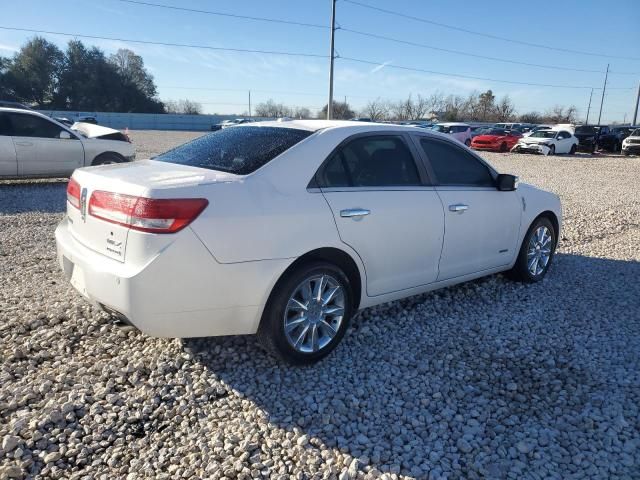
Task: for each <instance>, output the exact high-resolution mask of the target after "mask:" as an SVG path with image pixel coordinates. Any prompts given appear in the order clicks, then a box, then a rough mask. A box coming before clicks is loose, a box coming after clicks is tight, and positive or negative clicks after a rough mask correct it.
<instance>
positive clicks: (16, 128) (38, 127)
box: [8, 113, 62, 138]
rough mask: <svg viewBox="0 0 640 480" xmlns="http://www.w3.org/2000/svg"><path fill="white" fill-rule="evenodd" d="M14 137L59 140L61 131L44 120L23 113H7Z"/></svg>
mask: <svg viewBox="0 0 640 480" xmlns="http://www.w3.org/2000/svg"><path fill="white" fill-rule="evenodd" d="M8 115H9V120H10V121H11V127H12V134H13V136H14V137H37V138H60V132H62V129H61V128H60V127H59V126H58V125H56V124H55V123H53V122H50V121H48V120H45V119H44V118H40V117H37V116H35V115H29V114H25V113H9V114H8Z"/></svg>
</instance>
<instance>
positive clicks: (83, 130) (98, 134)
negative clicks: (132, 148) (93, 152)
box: [71, 122, 131, 143]
mask: <svg viewBox="0 0 640 480" xmlns="http://www.w3.org/2000/svg"><path fill="white" fill-rule="evenodd" d="M71 130H73V131H74V132H78V133H80V134H81V135H82V136H84V137H85V138H95V139H98V140H118V141H120V142H129V143H131V139H130V138H129V136H128V135H127V134H126V133H123V132H121V131H120V130H116V129H114V128H109V127H103V126H102V125H94V124H93V123H84V122H76V123H74V124H73V125H71Z"/></svg>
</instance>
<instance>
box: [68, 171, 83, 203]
mask: <svg viewBox="0 0 640 480" xmlns="http://www.w3.org/2000/svg"><path fill="white" fill-rule="evenodd" d="M67 202H69V203H70V204H71V205H72V206H73V207H76V208H78V209H79V208H80V184H79V183H78V182H76V181H75V179H73V178H71V179H70V180H69V183H67Z"/></svg>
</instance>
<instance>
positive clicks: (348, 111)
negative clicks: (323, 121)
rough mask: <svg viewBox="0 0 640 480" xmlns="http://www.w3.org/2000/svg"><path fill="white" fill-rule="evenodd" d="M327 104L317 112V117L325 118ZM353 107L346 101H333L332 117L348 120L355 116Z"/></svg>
mask: <svg viewBox="0 0 640 480" xmlns="http://www.w3.org/2000/svg"><path fill="white" fill-rule="evenodd" d="M327 106H328V105H325V106H324V107H322V110H320V111H319V112H318V118H327ZM355 116H356V114H355V112H354V111H353V109H352V108H351V107H350V106H349V104H348V103H346V102H333V118H334V119H336V120H349V119H350V118H353V117H355Z"/></svg>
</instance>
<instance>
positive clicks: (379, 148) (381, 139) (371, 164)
mask: <svg viewBox="0 0 640 480" xmlns="http://www.w3.org/2000/svg"><path fill="white" fill-rule="evenodd" d="M318 183H319V185H320V186H321V187H329V188H330V187H391V186H413V185H421V182H420V176H419V174H418V169H417V167H416V164H415V161H414V159H413V155H411V151H410V150H409V148H408V147H407V145H406V144H405V142H404V140H403V139H402V138H400V137H396V136H375V137H362V138H357V139H355V140H352V141H351V142H349V143H347V144H346V145H345V146H344V147H341V148H339V149H338V150H337V151H336V152H334V153H333V155H332V156H331V157H330V158H329V160H328V162H327V163H326V164H325V167H324V169H323V171H322V173H321V174H320V178H319V182H318Z"/></svg>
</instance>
